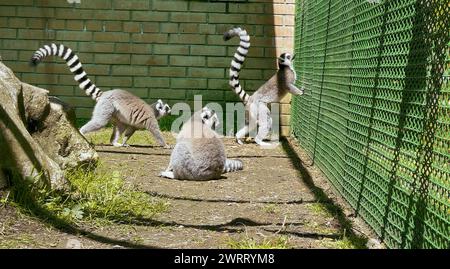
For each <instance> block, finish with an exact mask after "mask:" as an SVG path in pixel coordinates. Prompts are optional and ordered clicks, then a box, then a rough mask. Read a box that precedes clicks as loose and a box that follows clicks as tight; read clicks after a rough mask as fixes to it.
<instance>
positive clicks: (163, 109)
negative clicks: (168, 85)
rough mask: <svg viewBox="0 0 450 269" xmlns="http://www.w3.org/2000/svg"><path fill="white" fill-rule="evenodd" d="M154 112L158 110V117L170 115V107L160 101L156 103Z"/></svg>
mask: <svg viewBox="0 0 450 269" xmlns="http://www.w3.org/2000/svg"><path fill="white" fill-rule="evenodd" d="M156 110H158V113H159V117H164V116H165V115H168V114H170V111H171V109H170V106H169V105H168V104H165V103H164V102H163V101H162V100H161V99H159V100H158V101H157V102H156Z"/></svg>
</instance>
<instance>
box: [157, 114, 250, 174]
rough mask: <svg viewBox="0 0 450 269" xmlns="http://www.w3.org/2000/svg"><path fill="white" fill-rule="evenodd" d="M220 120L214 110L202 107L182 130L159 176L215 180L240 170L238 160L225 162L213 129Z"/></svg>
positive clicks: (221, 146)
mask: <svg viewBox="0 0 450 269" xmlns="http://www.w3.org/2000/svg"><path fill="white" fill-rule="evenodd" d="M218 125H219V119H218V118H217V115H216V113H215V112H214V111H213V110H210V109H208V108H207V107H204V108H203V109H202V110H200V111H197V112H195V113H194V115H193V116H192V117H191V118H190V119H189V121H187V122H186V123H185V124H184V125H183V127H182V128H181V131H180V133H179V134H178V136H177V144H176V145H175V148H174V149H173V151H172V155H171V156H170V163H169V166H168V167H167V169H166V171H163V172H161V174H160V176H162V177H166V178H175V179H184V180H210V179H218V178H220V176H221V175H222V174H223V173H227V172H233V171H237V170H242V169H243V164H242V162H241V161H240V160H231V159H227V157H226V155H225V148H224V146H223V143H222V141H221V140H220V139H219V138H218V136H217V134H216V132H215V131H213V130H212V129H215V128H216V127H217V126H218Z"/></svg>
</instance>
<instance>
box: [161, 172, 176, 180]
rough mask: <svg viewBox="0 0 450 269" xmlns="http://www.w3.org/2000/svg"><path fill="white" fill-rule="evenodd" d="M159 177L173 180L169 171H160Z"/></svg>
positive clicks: (172, 175)
mask: <svg viewBox="0 0 450 269" xmlns="http://www.w3.org/2000/svg"><path fill="white" fill-rule="evenodd" d="M159 176H160V177H165V178H171V179H174V178H175V176H174V174H173V172H170V171H162V172H161V173H159Z"/></svg>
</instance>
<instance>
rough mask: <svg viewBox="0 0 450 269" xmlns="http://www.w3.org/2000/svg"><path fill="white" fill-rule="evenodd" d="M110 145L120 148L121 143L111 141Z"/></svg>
mask: <svg viewBox="0 0 450 269" xmlns="http://www.w3.org/2000/svg"><path fill="white" fill-rule="evenodd" d="M112 145H113V146H114V147H118V148H120V147H122V146H123V144H120V143H117V142H114V143H112Z"/></svg>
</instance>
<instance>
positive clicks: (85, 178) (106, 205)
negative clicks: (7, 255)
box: [2, 165, 169, 224]
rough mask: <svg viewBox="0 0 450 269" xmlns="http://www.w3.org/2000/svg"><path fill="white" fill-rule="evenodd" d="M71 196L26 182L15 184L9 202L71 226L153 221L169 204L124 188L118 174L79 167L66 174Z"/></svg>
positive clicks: (28, 211) (100, 169)
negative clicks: (92, 223)
mask: <svg viewBox="0 0 450 269" xmlns="http://www.w3.org/2000/svg"><path fill="white" fill-rule="evenodd" d="M67 179H68V181H69V182H70V184H71V188H72V190H71V192H70V193H68V194H66V193H59V192H56V191H51V190H46V189H41V188H39V189H37V188H35V187H34V185H33V184H30V183H26V181H22V180H15V182H14V184H13V185H12V188H11V189H10V194H11V195H9V198H8V201H5V200H3V201H2V203H9V204H10V205H15V206H17V207H19V208H20V209H22V210H24V211H26V212H27V213H31V214H32V215H39V212H40V213H42V212H45V214H47V215H51V216H53V217H57V218H58V219H60V220H61V221H64V222H67V223H70V224H80V223H81V222H86V221H88V222H89V221H90V222H103V223H104V222H105V221H107V222H108V221H110V222H115V223H130V222H133V221H135V220H136V221H138V220H139V219H142V218H152V217H153V216H154V215H155V214H158V213H162V212H164V211H166V210H167V208H168V206H169V205H168V203H167V202H166V201H165V200H163V199H160V198H157V197H152V196H149V195H148V194H147V193H144V192H140V191H137V190H135V189H133V187H132V186H131V185H129V184H127V183H126V182H125V181H124V180H123V178H122V177H121V175H120V173H119V172H118V171H110V170H107V169H102V167H101V165H100V166H99V167H97V169H95V170H93V169H91V167H86V166H82V167H79V168H77V169H74V170H72V171H69V172H67Z"/></svg>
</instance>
